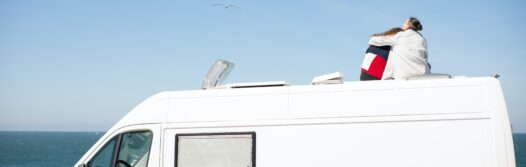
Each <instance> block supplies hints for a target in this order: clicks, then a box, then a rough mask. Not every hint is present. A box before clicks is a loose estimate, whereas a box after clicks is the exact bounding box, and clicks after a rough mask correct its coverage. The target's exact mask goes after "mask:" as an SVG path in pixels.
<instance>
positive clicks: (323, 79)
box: [312, 72, 343, 85]
mask: <svg viewBox="0 0 526 167" xmlns="http://www.w3.org/2000/svg"><path fill="white" fill-rule="evenodd" d="M342 83H343V75H342V73H340V72H335V73H331V74H325V75H321V76H317V77H315V78H314V79H312V84H313V85H327V84H342Z"/></svg>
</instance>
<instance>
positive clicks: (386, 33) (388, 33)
mask: <svg viewBox="0 0 526 167" xmlns="http://www.w3.org/2000/svg"><path fill="white" fill-rule="evenodd" d="M400 31H403V30H402V28H400V27H395V28H391V29H389V30H387V31H385V32H382V33H377V34H373V35H371V36H373V37H375V36H389V35H395V34H396V33H398V32H400Z"/></svg>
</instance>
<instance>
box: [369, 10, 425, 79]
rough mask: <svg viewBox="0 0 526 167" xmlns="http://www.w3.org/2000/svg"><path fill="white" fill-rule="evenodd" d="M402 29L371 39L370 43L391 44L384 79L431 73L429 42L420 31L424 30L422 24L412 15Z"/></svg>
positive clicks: (376, 44)
mask: <svg viewBox="0 0 526 167" xmlns="http://www.w3.org/2000/svg"><path fill="white" fill-rule="evenodd" d="M402 30H403V31H402V32H398V33H397V34H395V35H393V36H373V37H371V39H370V40H369V45H374V46H391V51H390V53H389V59H388V60H387V64H386V67H385V71H384V73H383V75H382V79H407V78H408V77H410V76H419V75H425V74H429V73H430V65H429V63H428V61H427V59H428V57H427V43H426V40H425V39H424V37H423V36H422V34H420V33H419V32H418V31H421V30H422V24H420V21H419V20H418V19H417V18H414V17H410V18H409V19H407V20H406V21H405V22H404V25H403V26H402Z"/></svg>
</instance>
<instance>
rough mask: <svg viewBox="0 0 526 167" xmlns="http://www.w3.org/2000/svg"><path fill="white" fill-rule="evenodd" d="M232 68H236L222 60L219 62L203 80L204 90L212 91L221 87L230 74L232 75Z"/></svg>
mask: <svg viewBox="0 0 526 167" xmlns="http://www.w3.org/2000/svg"><path fill="white" fill-rule="evenodd" d="M232 68H234V63H231V62H228V61H226V60H222V59H219V60H217V61H216V62H215V63H214V64H213V65H212V67H210V70H208V73H207V74H206V76H205V78H204V79H203V86H202V88H203V89H210V88H215V87H217V86H219V85H221V83H222V82H223V81H224V80H225V78H226V77H227V76H228V74H230V71H232Z"/></svg>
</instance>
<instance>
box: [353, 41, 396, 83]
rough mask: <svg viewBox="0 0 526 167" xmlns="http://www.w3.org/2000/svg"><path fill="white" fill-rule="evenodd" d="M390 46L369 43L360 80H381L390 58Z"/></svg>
mask: <svg viewBox="0 0 526 167" xmlns="http://www.w3.org/2000/svg"><path fill="white" fill-rule="evenodd" d="M389 50H391V47H390V46H373V45H369V48H367V51H365V58H364V60H363V63H362V72H361V75H360V80H362V81H365V80H380V79H382V75H383V73H384V70H385V65H386V64H387V59H388V58H389Z"/></svg>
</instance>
